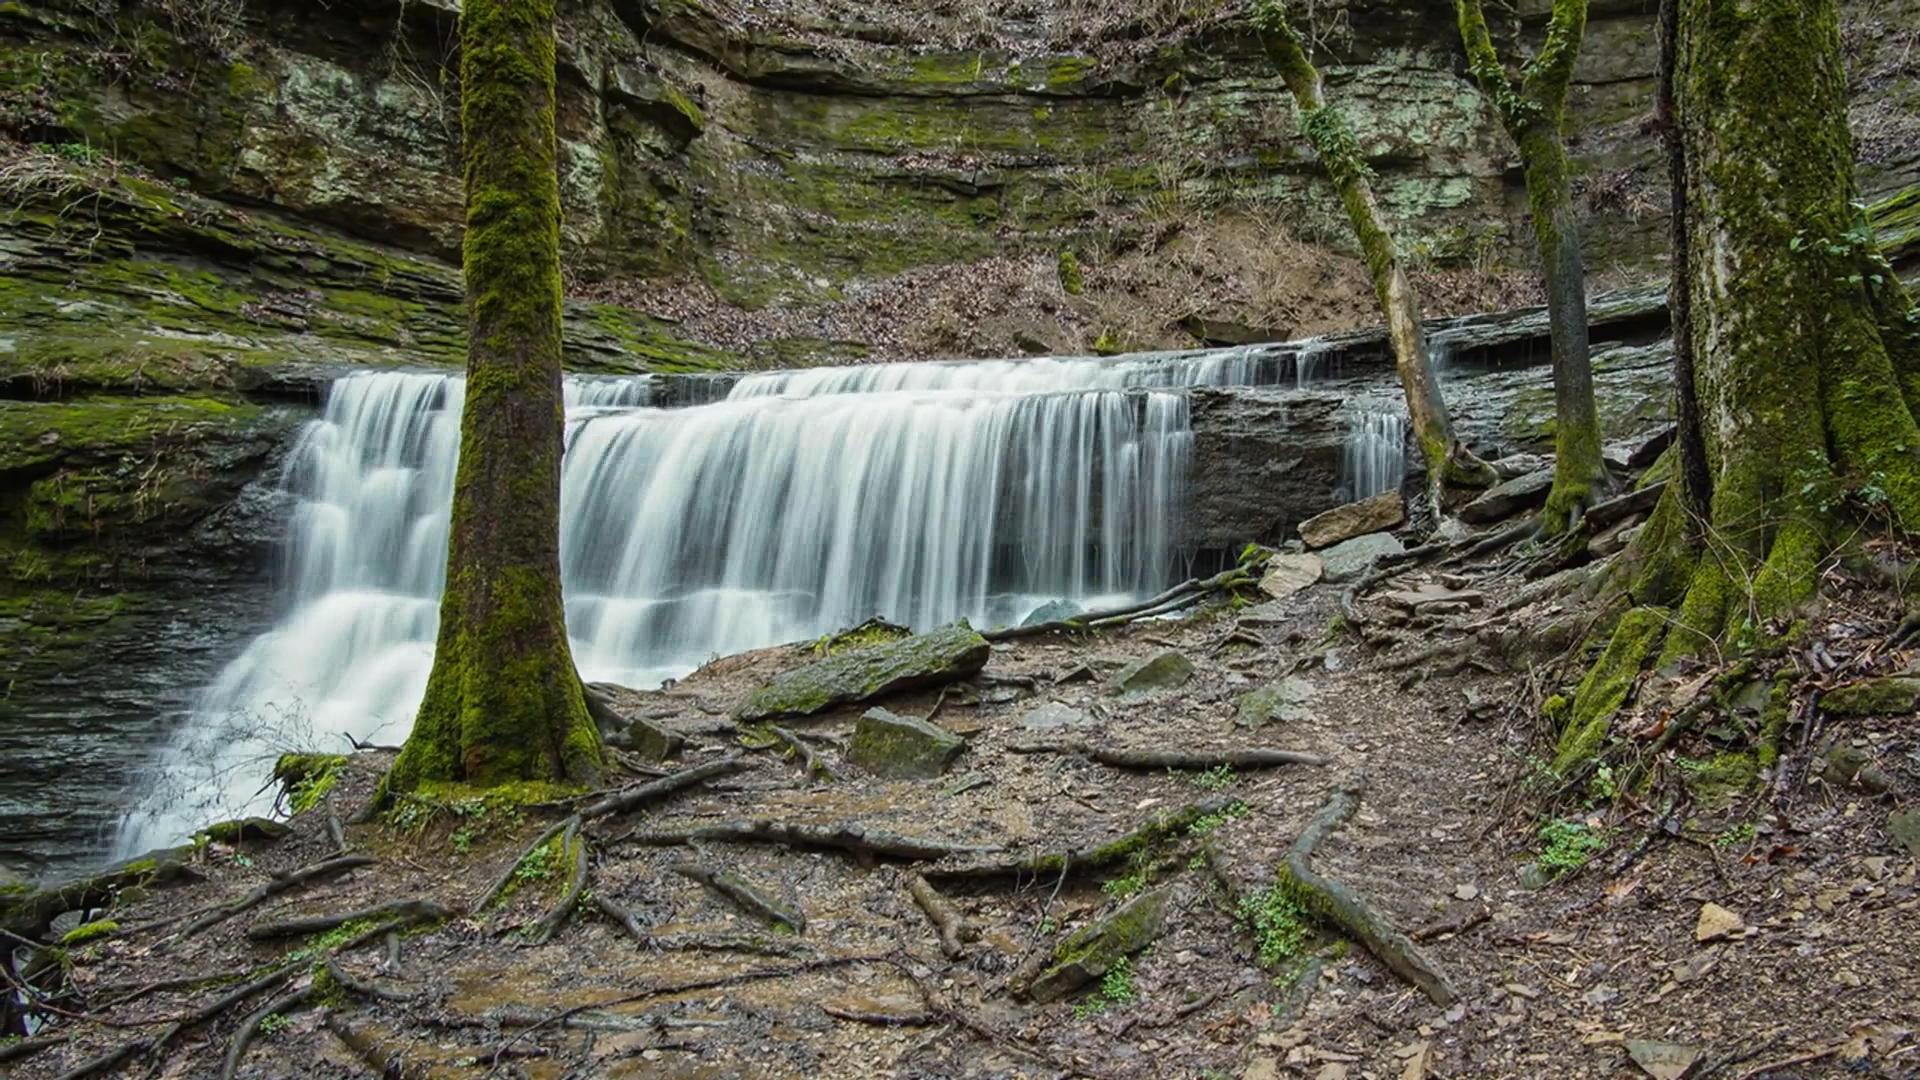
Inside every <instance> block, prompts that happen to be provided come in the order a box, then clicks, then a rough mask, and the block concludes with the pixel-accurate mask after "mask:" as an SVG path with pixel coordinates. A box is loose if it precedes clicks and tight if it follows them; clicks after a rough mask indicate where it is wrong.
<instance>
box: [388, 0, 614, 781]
mask: <svg viewBox="0 0 1920 1080" xmlns="http://www.w3.org/2000/svg"><path fill="white" fill-rule="evenodd" d="M460 25H461V57H462V60H461V64H462V67H461V100H462V124H463V128H464V133H465V138H464V142H463V146H464V155H465V161H466V187H467V231H466V245H465V255H466V258H465V265H466V284H467V307H468V329H469V332H468V345H467V394H466V404H465V411H464V413H463V415H462V420H461V432H460V447H461V449H460V465H459V471H458V473H457V474H456V476H455V480H454V504H453V512H452V520H451V523H450V524H451V528H450V530H449V532H450V539H449V546H448V556H447V585H446V592H445V595H444V597H443V599H442V601H441V608H440V635H439V641H438V643H437V646H436V652H435V654H434V663H433V673H432V675H431V676H429V678H428V681H427V690H426V696H425V698H424V700H423V701H422V702H421V705H420V713H419V716H418V717H417V718H416V719H415V721H414V728H413V732H412V734H411V735H409V736H408V738H407V743H406V746H405V748H404V749H402V751H401V753H400V758H399V760H398V761H396V762H395V763H394V766H393V772H392V773H391V775H390V776H389V777H388V779H387V790H388V791H390V792H391V791H401V792H404V791H411V790H413V789H415V788H417V787H419V786H420V785H421V784H423V783H432V782H448V783H464V784H469V785H473V786H476V787H489V786H493V785H498V784H504V783H513V782H517V781H529V780H531V781H555V782H560V783H574V784H581V785H588V784H591V783H593V782H594V781H595V780H596V779H597V778H598V776H599V771H600V767H601V764H602V750H601V744H600V732H599V729H598V728H597V727H595V726H594V723H593V719H592V716H591V715H590V714H589V712H588V710H587V702H586V695H585V690H584V688H583V687H582V686H581V684H580V678H579V675H578V674H577V673H576V672H575V670H574V665H573V656H572V653H571V651H570V649H569V647H568V642H567V630H566V618H565V613H564V611H563V609H562V606H561V598H560V523H559V519H560V453H561V445H562V424H563V420H562V411H561V410H562V397H561V389H560V196H559V188H558V180H557V179H556V174H555V162H554V155H555V142H554V78H555V75H554V48H555V46H554V4H553V0H469V3H468V4H467V5H466V7H465V9H464V11H463V13H462V16H461V20H460Z"/></svg>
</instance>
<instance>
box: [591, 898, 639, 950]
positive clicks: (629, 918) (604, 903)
mask: <svg viewBox="0 0 1920 1080" xmlns="http://www.w3.org/2000/svg"><path fill="white" fill-rule="evenodd" d="M593 906H594V907H597V908H599V909H600V911H601V913H602V914H604V915H606V917H607V918H609V919H612V920H613V921H614V922H617V923H619V924H620V926H621V928H622V929H624V930H626V932H627V933H629V934H631V935H633V939H634V940H635V941H638V942H639V943H640V944H642V945H645V944H647V943H648V942H649V941H650V940H651V937H652V935H650V934H648V933H647V929H646V927H644V926H641V925H640V919H639V917H638V916H636V915H634V913H633V912H632V911H630V910H628V909H627V908H625V907H623V906H621V905H620V904H616V903H614V902H613V900H612V899H611V898H610V897H606V896H602V895H600V894H599V893H594V894H593Z"/></svg>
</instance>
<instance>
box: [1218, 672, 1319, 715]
mask: <svg viewBox="0 0 1920 1080" xmlns="http://www.w3.org/2000/svg"><path fill="white" fill-rule="evenodd" d="M1318 695H1319V691H1317V690H1315V689H1314V688H1313V684H1312V683H1310V682H1308V681H1306V680H1305V679H1302V678H1300V677H1299V676H1296V675H1289V676H1287V677H1286V678H1284V679H1281V680H1280V681H1278V682H1275V683H1271V684H1269V685H1266V686H1263V687H1261V688H1260V689H1258V690H1254V691H1251V692H1250V693H1245V694H1242V695H1240V700H1238V701H1236V702H1235V703H1234V712H1233V723H1234V725H1235V726H1236V727H1244V728H1257V727H1264V726H1265V725H1267V724H1273V723H1297V722H1299V721H1302V720H1310V719H1312V718H1313V710H1312V709H1311V708H1309V707H1308V706H1309V705H1310V704H1311V703H1312V701H1313V699H1314V698H1315V697H1317V696H1318Z"/></svg>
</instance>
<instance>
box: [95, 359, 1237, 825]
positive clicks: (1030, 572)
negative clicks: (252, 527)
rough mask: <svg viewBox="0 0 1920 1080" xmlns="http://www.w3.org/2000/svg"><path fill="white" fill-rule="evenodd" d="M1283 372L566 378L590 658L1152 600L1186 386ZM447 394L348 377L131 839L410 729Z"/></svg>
mask: <svg viewBox="0 0 1920 1080" xmlns="http://www.w3.org/2000/svg"><path fill="white" fill-rule="evenodd" d="M1273 372H1274V365H1273V362H1272V360H1271V358H1270V357H1269V356H1267V355H1266V354H1264V353H1258V352H1256V351H1254V350H1227V351H1224V352H1221V353H1196V354H1167V355H1162V356H1155V357H1139V358H1121V359H1115V360H1096V359H1066V360H1040V361H993V362H985V363H964V364H893V365H876V366H869V367H857V368H832V369H815V370H810V371H798V372H785V373H777V374H766V375H756V376H750V377H748V378H745V379H743V380H741V381H740V382H739V383H738V384H737V385H736V386H735V387H734V388H733V390H732V393H731V395H730V396H729V397H728V398H727V399H726V400H724V401H720V402H717V403H714V404H710V405H704V406H700V407H695V408H683V409H660V408H652V407H647V406H646V405H645V403H646V402H647V401H649V400H651V397H652V393H653V389H654V385H653V383H652V381H651V380H649V379H645V378H641V379H624V380H622V379H570V380H569V381H568V382H567V384H566V400H567V404H568V424H567V440H568V446H567V452H566V456H565V459H564V463H563V478H562V497H561V557H562V581H563V585H564V588H565V592H566V607H567V621H568V629H569V632H570V635H571V637H572V639H573V649H574V656H575V659H576V662H577V663H578V665H579V667H580V670H581V673H582V675H583V676H584V677H586V678H587V679H589V680H606V681H614V682H622V683H628V684H632V685H650V684H653V683H657V682H658V681H660V680H661V679H663V678H668V677H674V676H678V675H680V674H684V673H685V672H686V671H688V670H690V669H692V668H693V667H695V666H697V665H698V664H700V663H702V662H704V661H705V660H707V659H709V658H710V657H712V656H713V655H715V654H724V653H731V652H736V651H739V650H743V649H748V648H754V647H759V646H764V645H770V644H776V643H778V642H782V641H792V640H801V639H806V638H810V637H816V636H819V635H820V634H823V633H826V632H828V631H830V630H833V629H835V628H838V627H841V626H845V625H847V624H849V623H852V622H856V621H858V620H860V619H863V618H865V617H867V616H871V615H876V614H877V615H883V616H885V617H887V618H889V619H892V620H894V621H898V622H905V623H908V624H910V625H914V626H921V627H927V626H932V625H936V624H939V623H943V622H947V621H950V620H952V619H955V618H960V617H965V618H968V619H970V620H972V621H973V622H974V623H975V624H976V625H983V626H990V625H996V624H1002V623H1012V622H1017V621H1018V620H1019V619H1020V618H1021V617H1022V616H1023V615H1024V614H1025V613H1026V612H1027V611H1029V610H1031V609H1032V608H1033V607H1035V606H1037V605H1038V604H1040V603H1042V602H1044V601H1046V600H1051V599H1056V598H1065V599H1068V600H1071V601H1073V602H1075V603H1078V604H1081V605H1084V606H1100V605H1104V604H1106V603H1108V602H1112V601H1115V600H1118V599H1120V598H1122V597H1127V596H1137V595H1140V594H1144V593H1149V592H1152V591H1155V590H1157V589H1159V588H1161V587H1162V586H1164V585H1165V584H1166V583H1168V582H1169V581H1170V580H1171V579H1172V578H1173V577H1175V576H1176V575H1177V574H1178V573H1179V572H1181V569H1182V567H1181V565H1180V563H1181V555H1180V552H1179V551H1178V544H1179V537H1180V528H1181V524H1182V522H1181V513H1182V503H1181V499H1182V493H1183V490H1184V486H1185V475H1186V468H1187V460H1188V455H1189V452H1190V447H1191V443H1192V435H1191V432H1190V430H1189V426H1188V416H1187V403H1186V399H1185V397H1184V395H1182V394H1181V393H1179V392H1178V391H1177V388H1179V387H1183V386H1191V385H1202V384H1209V383H1224V382H1228V381H1232V380H1237V379H1245V380H1252V379H1258V378H1261V377H1262V376H1263V375H1265V376H1267V377H1268V378H1269V380H1271V377H1272V375H1273ZM463 396H464V384H463V382H462V381H461V380H460V379H459V378H457V377H452V376H444V375H429V374H416V373H399V372H386V373H377V374H364V375H355V376H353V377H350V378H346V379H342V380H340V381H339V382H337V383H335V384H334V386H333V388H332V390H331V393H330V394H329V396H328V400H327V405H326V408H325V411H324V414H323V416H322V417H321V418H320V419H319V420H317V421H315V422H314V423H312V424H311V425H309V427H308V428H307V429H306V431H305V432H304V434H303V435H302V437H301V439H300V441H299V443H298V445H297V447H296V449H295V450H294V452H293V455H292V457H291V459H290V460H289V463H288V468H287V469H286V470H285V481H284V483H285V485H286V487H287V489H288V491H289V492H290V493H292V494H293V495H294V496H295V497H296V499H297V501H298V510H297V511H296V513H295V515H294V518H293V521H292V524H291V529H290V536H289V541H288V544H287V549H286V565H285V573H286V580H287V581H288V582H289V590H288V597H287V603H288V613H287V615H286V616H285V617H284V618H283V619H282V620H281V622H280V624H279V625H278V626H276V627H275V628H274V629H273V630H271V631H269V632H268V633H266V634H263V635H261V636H260V637H259V638H258V639H256V640H255V641H254V642H253V643H252V644H251V645H250V646H249V647H248V648H247V649H246V651H245V652H244V653H243V654H242V655H241V656H240V657H239V658H238V659H236V660H234V661H233V663H231V664H230V665H229V666H228V667H227V669H226V670H225V671H224V672H222V674H221V675H220V677H219V679H218V680H217V681H216V682H215V683H214V685H213V686H211V687H209V688H208V689H207V690H206V692H205V693H204V694H203V695H202V697H201V699H200V702H199V704H198V706H197V708H196V709H195V711H194V713H193V714H192V716H191V717H190V718H189V720H188V721H187V723H186V724H185V725H183V727H182V729H181V730H180V731H179V732H178V733H177V735H176V737H175V738H174V740H173V741H172V743H171V745H170V746H169V747H168V748H167V750H166V751H165V754H164V757H163V760H162V761H161V762H160V764H159V766H158V768H157V769H156V770H154V784H153V790H151V791H150V792H149V793H148V794H147V796H146V797H145V799H144V800H143V801H142V802H141V804H140V807H139V809H138V810H137V811H136V812H134V813H132V814H130V815H129V816H128V818H127V819H126V820H125V821H124V822H123V824H122V827H121V829H120V831H119V835H118V837H117V838H116V844H117V847H118V848H119V850H120V851H121V852H122V853H126V852H137V851H139V850H142V849H144V848H147V847H151V846H154V845H156V844H160V843H166V842H170V841H173V840H176V839H178V838H180V837H182V836H184V835H185V833H186V832H187V831H188V830H189V829H191V828H193V827H197V826H198V825H200V824H204V823H206V822H208V821H212V820H217V819H218V818H220V817H222V816H231V815H234V814H238V813H245V812H260V811H262V810H264V809H265V805H264V804H265V802H266V801H267V800H266V798H265V797H264V796H262V795H260V794H259V792H258V789H259V788H260V785H261V780H262V778H263V777H264V776H265V775H266V773H267V770H268V769H269V768H270V766H271V762H272V759H273V757H274V756H275V755H276V754H277V753H280V752H282V751H286V750H293V749H314V748H325V749H331V748H342V749H344V747H345V740H344V739H343V738H342V736H343V735H352V736H354V737H357V738H361V739H367V738H377V739H378V741H380V742H386V743H397V742H399V741H401V740H402V739H403V738H404V737H405V735H406V733H407V731H408V729H409V728H410V727H411V725H412V716H413V712H414V710H415V708H416V707H417V705H418V703H419V700H420V697H421V695H422V693H423V692H424V690H425V685H426V679H427V674H428V671H429V669H430V667H431V663H432V652H433V642H434V636H435V632H436V629H437V624H438V616H439V594H440V589H441V586H442V583H443V579H444V572H445V568H444V562H445V552H446V536H447V508H448V507H449V506H450V505H451V503H452V490H453V476H454V469H455V465H456V458H457V453H458V449H459V417H460V408H461V405H462V402H463Z"/></svg>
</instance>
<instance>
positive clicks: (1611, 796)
mask: <svg viewBox="0 0 1920 1080" xmlns="http://www.w3.org/2000/svg"><path fill="white" fill-rule="evenodd" d="M1587 795H1588V796H1589V798H1590V799H1591V800H1593V801H1596V802H1612V801H1613V800H1615V799H1617V798H1619V797H1620V782H1619V780H1618V778H1616V777H1615V776H1614V775H1613V766H1611V765H1600V766H1598V767H1596V768H1595V769H1594V770H1593V776H1592V777H1591V778H1589V779H1588V780H1587Z"/></svg>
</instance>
